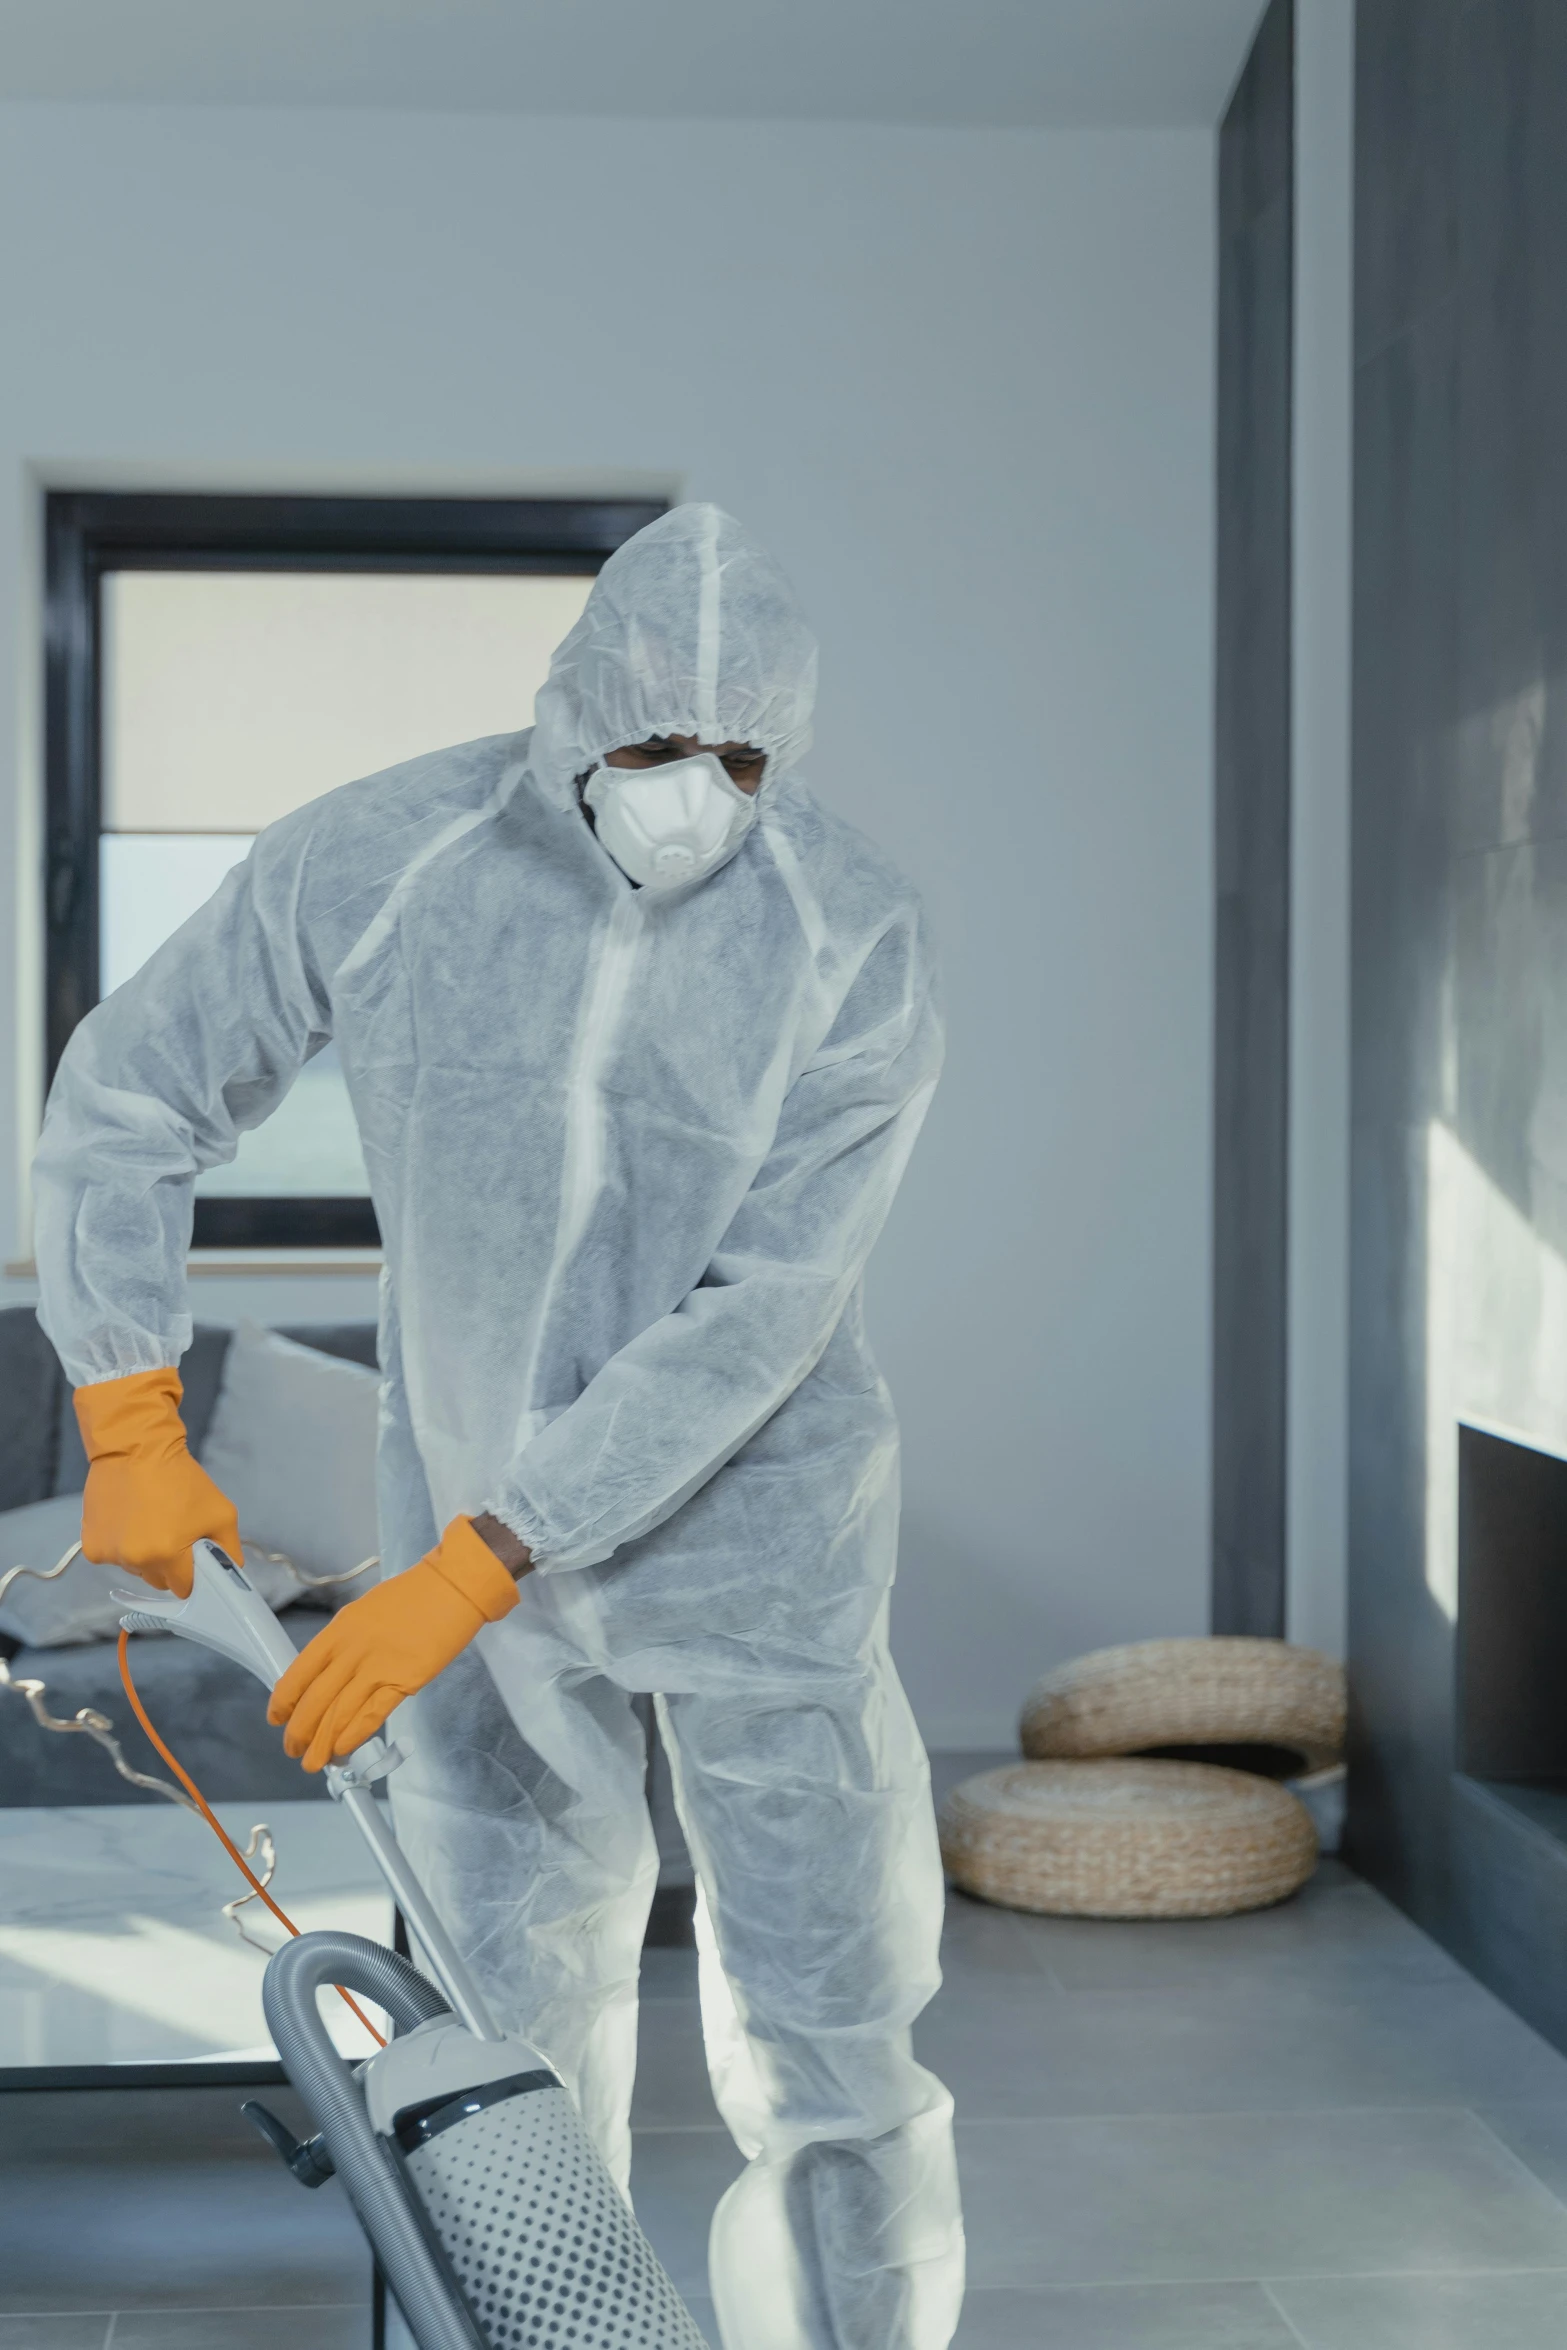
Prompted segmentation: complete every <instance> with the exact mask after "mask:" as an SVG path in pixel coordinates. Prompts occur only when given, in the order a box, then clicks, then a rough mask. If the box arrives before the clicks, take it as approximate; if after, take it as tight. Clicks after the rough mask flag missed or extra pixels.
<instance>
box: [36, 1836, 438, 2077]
mask: <svg viewBox="0 0 1567 2350" xmlns="http://www.w3.org/2000/svg"><path fill="white" fill-rule="evenodd" d="M214 1809H215V1810H216V1812H217V1814H218V1817H219V1818H220V1819H221V1820H222V1822H223V1825H224V1827H225V1828H226V1829H227V1830H228V1832H229V1834H230V1835H231V1836H232V1837H233V1838H234V1840H235V1842H236V1843H237V1844H238V1845H239V1847H240V1849H241V1850H242V1851H243V1850H244V1848H245V1844H246V1840H247V1838H248V1837H249V1834H250V1831H251V1828H252V1827H253V1826H254V1825H255V1824H256V1822H257V1821H258V1820H262V1819H264V1820H266V1822H267V1823H268V1825H269V1826H270V1827H271V1830H272V1833H273V1836H274V1839H275V1841H276V1846H277V1855H278V1864H277V1875H276V1877H275V1878H274V1880H273V1886H272V1890H273V1892H274V1894H275V1895H276V1898H277V1899H278V1901H279V1902H280V1903H281V1905H282V1907H283V1908H284V1909H285V1910H287V1912H288V1914H289V1915H290V1916H291V1917H292V1918H293V1919H294V1921H295V1923H296V1924H297V1925H298V1926H299V1927H300V1928H301V1929H302V1930H303V1931H305V1932H307V1933H308V1932H309V1931H310V1930H311V1929H312V1928H313V1927H320V1926H339V1927H342V1928H344V1929H345V1930H347V1931H348V1932H350V1933H355V1934H367V1935H370V1936H371V1937H373V1938H374V1939H375V1940H377V1941H381V1942H388V1941H390V1939H391V1927H392V1912H391V1903H390V1901H389V1899H388V1897H387V1894H386V1892H385V1890H384V1888H383V1887H382V1885H381V1881H380V1879H379V1877H378V1876H377V1875H376V1873H375V1869H374V1866H373V1864H372V1862H371V1860H370V1858H369V1856H368V1854H367V1853H366V1852H365V1850H364V1847H363V1845H362V1844H361V1843H360V1840H359V1837H358V1835H357V1833H356V1832H355V1829H354V1827H353V1824H352V1822H351V1821H350V1820H348V1819H347V1818H345V1816H344V1815H343V1813H342V1812H340V1811H339V1810H338V1808H337V1806H336V1805H335V1804H327V1803H309V1802H304V1803H290V1802H282V1803H279V1802H275V1801H270V1800H269V1801H264V1802H260V1803H250V1804H241V1803H220V1804H217V1805H215V1806H214ZM244 1890H245V1885H244V1881H243V1879H242V1878H241V1877H240V1875H239V1872H238V1871H237V1870H236V1869H235V1867H234V1864H233V1862H232V1861H231V1860H230V1859H229V1858H228V1856H227V1854H226V1853H225V1852H224V1850H223V1848H222V1846H221V1845H220V1844H219V1842H218V1840H217V1838H216V1837H215V1836H214V1835H213V1834H212V1831H211V1829H210V1828H208V1827H207V1826H206V1824H205V1823H204V1822H203V1821H202V1820H200V1819H198V1818H196V1817H194V1816H193V1815H192V1814H191V1813H189V1812H186V1811H183V1810H180V1809H177V1808H176V1807H175V1806H174V1805H172V1804H163V1803H147V1804H101V1805H82V1806H79V1807H72V1808H60V1809H37V1810H29V1809H20V1808H19V1809H13V1810H6V1809H0V2066H9V2065H63V2064H71V2065H85V2064H162V2063H173V2062H178V2061H180V2060H182V2059H186V2060H188V2059H191V2058H203V2059H207V2060H209V2061H210V2060H212V2059H215V2058H220V2057H222V2058H228V2059H235V2058H240V2057H270V2056H271V2055H272V2054H273V2053H274V2051H273V2049H272V2046H271V2042H270V2040H269V2039H268V2036H267V2029H266V2024H265V2021H264V2020H263V2017H262V2012H261V1978H262V1975H263V1973H264V1971H265V1968H266V1953H265V1952H264V1951H263V1950H260V1949H256V1948H253V1947H251V1946H250V1945H249V1944H248V1943H247V1942H245V1941H244V1940H242V1939H241V1936H240V1934H239V1932H238V1930H237V1927H236V1926H235V1924H234V1923H233V1922H231V1921H230V1920H229V1919H227V1918H225V1917H224V1915H223V1904H224V1903H225V1902H227V1901H231V1900H233V1898H234V1897H235V1895H236V1894H240V1893H243V1892H244ZM240 1914H241V1916H242V1918H243V1919H244V1921H245V1927H246V1931H247V1933H249V1934H251V1935H254V1936H255V1938H256V1940H257V1941H264V1942H265V1943H266V1944H267V1946H268V1948H269V1949H270V1948H273V1947H275V1946H276V1944H277V1943H278V1942H279V1941H281V1940H282V1939H283V1938H284V1937H283V1930H282V1928H281V1927H280V1926H278V1925H277V1924H276V1923H275V1921H274V1920H273V1919H272V1918H270V1917H269V1916H268V1915H267V1913H266V1912H265V1911H264V1910H263V1909H262V1906H261V1904H260V1903H259V1902H251V1903H250V1904H249V1906H248V1907H247V1908H246V1909H244V1910H243V1911H242V1912H241V1913H240ZM330 2008H337V2009H339V2010H341V2016H340V2019H339V2017H337V2016H331V2017H330V2021H331V2027H332V2030H333V2033H334V2036H335V2037H336V2038H337V2040H338V2045H339V2046H340V2047H341V2048H342V2050H343V2052H344V2053H345V2054H347V2055H353V2056H360V2055H363V2054H365V2053H367V2048H368V2043H367V2042H366V2040H365V2035H364V2033H363V2031H362V2029H361V2028H360V2026H359V2025H358V2024H357V2023H355V2021H354V2019H353V2017H352V2016H351V2015H350V2014H349V2012H348V2010H347V2008H346V2007H343V2005H342V2002H341V2001H340V2000H336V1999H333V2000H331V2001H330V2002H329V2003H328V2008H324V2009H323V2012H324V2013H327V2012H329V2009H330ZM376 2020H377V2021H379V2020H380V2019H379V2017H377V2019H376Z"/></svg>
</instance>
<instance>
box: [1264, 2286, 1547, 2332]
mask: <svg viewBox="0 0 1567 2350" xmlns="http://www.w3.org/2000/svg"><path fill="white" fill-rule="evenodd" d="M1269 2290H1270V2292H1271V2293H1272V2295H1273V2298H1274V2299H1275V2301H1276V2302H1277V2304H1278V2306H1279V2308H1280V2309H1281V2310H1282V2311H1283V2312H1284V2314H1285V2316H1286V2317H1287V2318H1288V2319H1289V2321H1290V2323H1291V2325H1292V2326H1293V2327H1294V2328H1295V2331H1296V2334H1297V2335H1298V2336H1299V2338H1300V2341H1301V2343H1302V2345H1303V2346H1304V2350H1561V2345H1562V2343H1563V2341H1564V2340H1567V2275H1563V2274H1561V2273H1556V2274H1546V2275H1536V2276H1502V2277H1301V2278H1297V2279H1294V2280H1292V2281H1290V2282H1288V2283H1283V2284H1274V2285H1271V2286H1270V2288H1269Z"/></svg>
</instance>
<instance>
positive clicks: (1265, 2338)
mask: <svg viewBox="0 0 1567 2350" xmlns="http://www.w3.org/2000/svg"><path fill="white" fill-rule="evenodd" d="M1056 2345H1059V2346H1060V2350H1300V2344H1299V2342H1298V2341H1297V2339H1296V2337H1295V2335H1294V2334H1293V2333H1291V2331H1290V2329H1289V2327H1288V2326H1287V2325H1286V2324H1285V2322H1284V2320H1283V2318H1282V2317H1281V2316H1280V2315H1279V2313H1278V2311H1277V2309H1275V2307H1274V2306H1273V2303H1272V2302H1271V2301H1270V2300H1269V2299H1268V2297H1267V2295H1266V2294H1265V2293H1264V2292H1263V2291H1262V2289H1261V2287H1260V2286H1258V2285H1068V2286H1064V2287H1062V2288H1060V2289H1059V2290H1057V2291H1054V2292H1042V2293H1013V2292H1006V2291H1002V2292H997V2293H984V2292H980V2293H970V2294H969V2296H968V2299H967V2300H966V2301H965V2303H964V2305H963V2317H962V2321H961V2323H960V2324H959V2326H958V2330H957V2335H956V2338H955V2339H954V2342H953V2346H952V2350H1047V2346H1048V2350H1055V2346H1056Z"/></svg>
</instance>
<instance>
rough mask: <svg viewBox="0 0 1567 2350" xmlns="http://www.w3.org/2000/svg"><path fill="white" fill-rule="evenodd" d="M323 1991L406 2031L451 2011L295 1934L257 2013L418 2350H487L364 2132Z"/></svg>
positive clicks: (407, 1983)
mask: <svg viewBox="0 0 1567 2350" xmlns="http://www.w3.org/2000/svg"><path fill="white" fill-rule="evenodd" d="M323 1983H343V1984H346V1985H347V1987H348V1988H349V1989H350V1990H351V1991H362V1992H363V1993H364V1994H365V1996H366V1997H367V1998H369V1999H374V2000H376V2001H378V2002H379V2004H380V2005H381V2006H382V2007H384V2008H385V2009H386V2010H387V2012H388V2013H389V2014H390V2015H391V2016H392V2018H393V2019H394V2021H395V2022H396V2024H397V2026H398V2028H399V2030H401V2031H412V2030H413V2028H414V2026H415V2025H416V2024H422V2023H428V2022H429V2020H430V2018H431V2017H432V2016H437V2015H445V2014H447V2013H448V2012H449V2010H448V2008H447V2004H446V2001H445V2000H444V1999H443V1998H442V1997H441V1994H440V1992H439V1991H437V1990H436V1988H435V1986H434V1984H433V1983H428V1982H426V1981H425V1978H424V1977H423V1975H420V1974H416V1973H415V1971H414V1969H413V1968H412V1967H411V1966H409V1965H408V1963H407V1962H406V1960H404V1959H401V1958H398V1957H397V1956H396V1955H395V1953H394V1952H392V1951H390V1950H383V1949H382V1948H381V1946H380V1944H379V1943H377V1942H366V1941H365V1940H364V1939H363V1938H362V1937H361V1936H360V1935H358V1934H333V1933H320V1934H301V1935H300V1937H299V1939H298V1941H297V1942H286V1943H285V1944H284V1945H283V1948H282V1949H281V1950H280V1951H279V1952H278V1953H277V1955H276V1957H275V1958H273V1959H272V1960H271V1961H270V1963H269V1965H268V1967H267V1971H266V1975H265V1977H264V1978H263V1981H262V1986H261V2004H262V2007H263V2009H264V2010H265V2013H266V2019H267V2028H268V2030H269V2031H270V2032H271V2034H272V2037H273V2039H274V2040H275V2041H276V2043H277V2049H278V2054H279V2055H280V2056H281V2057H282V2059H283V2063H284V2065H285V2067H286V2068H287V2072H288V2077H289V2079H290V2080H291V2081H292V2082H293V2084H294V2087H295V2088H296V2089H297V2090H298V2091H299V2093H300V2095H301V2096H302V2097H303V2098H304V2100H305V2103H306V2104H307V2105H308V2106H309V2108H310V2112H311V2115H312V2117H313V2119H314V2121H315V2123H316V2127H317V2128H318V2129H319V2130H320V2132H321V2134H322V2136H323V2137H324V2138H325V2140H326V2143H327V2151H328V2153H329V2154H330V2155H331V2157H332V2160H333V2162H334V2163H335V2164H336V2166H337V2175H338V2177H339V2178H340V2179H341V2180H342V2182H343V2185H344V2186H345V2187H346V2188H347V2190H348V2199H349V2201H350V2202H351V2203H352V2205H353V2207H354V2209H355V2211H356V2212H357V2213H358V2215H359V2221H360V2225H361V2226H362V2227H363V2229H364V2231H365V2234H366V2235H367V2236H368V2237H369V2239H370V2242H371V2244H372V2246H373V2247H374V2249H375V2255H376V2258H377V2259H378V2260H379V2261H380V2263H381V2267H382V2270H383V2272H384V2273H385V2276H386V2281H387V2284H388V2285H389V2287H390V2288H391V2291H392V2292H393V2294H394V2295H395V2296H396V2300H397V2306H398V2307H399V2309H401V2311H402V2313H403V2316H404V2317H405V2318H406V2319H407V2321H408V2324H409V2327H410V2328H411V2330H412V2332H413V2336H414V2339H415V2341H416V2342H417V2343H418V2345H419V2350H490V2346H489V2345H488V2344H487V2343H486V2342H485V2339H484V2336H483V2335H482V2334H481V2333H480V2332H479V2331H478V2329H477V2328H476V2326H475V2325H474V2323H473V2320H472V2319H471V2318H470V2317H469V2315H468V2313H467V2311H466V2310H465V2309H464V2308H463V2307H462V2305H461V2303H460V2302H459V2301H458V2300H457V2299H456V2298H455V2297H454V2295H453V2292H452V2289H451V2286H450V2284H449V2283H448V2281H447V2279H446V2276H445V2275H444V2273H443V2271H442V2268H441V2265H440V2263H439V2262H438V2260H437V2258H436V2255H435V2253H434V2252H433V2251H432V2249H431V2246H430V2244H429V2242H428V2241H427V2239H426V2237H425V2235H424V2232H423V2230H422V2228H421V2226H420V2223H419V2220H418V2218H417V2217H416V2216H415V2213H414V2211H413V2210H412V2208H411V2206H410V2202H409V2196H408V2190H407V2188H406V2187H405V2186H404V2184H403V2180H402V2177H401V2175H400V2173H399V2172H398V2169H397V2166H396V2164H395V2162H394V2161H393V2158H392V2154H391V2151H390V2149H389V2148H388V2147H387V2146H386V2144H385V2142H384V2141H383V2140H382V2139H381V2138H380V2137H378V2136H377V2134H376V2132H375V2131H374V2130H373V2129H372V2128H371V2126H370V2117H369V2114H368V2113H367V2112H366V2110H365V2101H364V2093H363V2091H362V2090H361V2089H360V2086H359V2084H358V2082H357V2081H356V2080H355V2078H354V2076H353V2073H352V2072H351V2071H350V2069H349V2067H348V2066H347V2065H346V2064H345V2063H344V2061H343V2059H342V2057H340V2056H339V2055H338V2053H337V2050H336V2049H335V2048H334V2047H333V2045H332V2042H331V2040H330V2038H329V2037H328V2034H327V2029H326V2026H325V2024H324V2023H323V2022H322V2021H321V2017H320V2014H319V2012H318V2010H317V2007H316V1993H317V1992H318V1991H319V1990H320V1988H321V1986H322V1985H323Z"/></svg>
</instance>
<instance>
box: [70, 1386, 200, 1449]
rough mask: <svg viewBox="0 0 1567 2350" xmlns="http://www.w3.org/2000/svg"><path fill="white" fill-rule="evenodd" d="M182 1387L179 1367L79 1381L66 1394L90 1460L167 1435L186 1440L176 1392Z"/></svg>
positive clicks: (164, 1439)
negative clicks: (88, 1383) (89, 1383)
mask: <svg viewBox="0 0 1567 2350" xmlns="http://www.w3.org/2000/svg"><path fill="white" fill-rule="evenodd" d="M184 1392H185V1390H184V1388H183V1386H182V1385H181V1383H180V1375H179V1373H178V1371H176V1370H174V1369H172V1368H170V1369H168V1370H163V1371H132V1372H130V1373H129V1374H128V1375H127V1376H126V1377H125V1378H123V1379H103V1380H99V1381H97V1382H95V1383H94V1384H93V1385H92V1386H90V1387H78V1388H77V1390H76V1392H75V1394H74V1395H73V1396H72V1398H71V1400H72V1402H73V1404H74V1405H75V1407H76V1424H77V1426H78V1427H79V1428H80V1430H81V1432H82V1443H83V1444H84V1445H85V1447H86V1450H87V1458H88V1459H89V1461H98V1460H103V1459H104V1458H105V1457H106V1456H108V1455H111V1454H115V1453H127V1452H133V1451H140V1450H142V1449H144V1448H145V1447H147V1446H149V1445H152V1444H156V1443H159V1442H160V1441H161V1442H162V1443H163V1444H165V1445H167V1444H168V1443H169V1441H170V1440H171V1439H172V1440H173V1441H174V1442H176V1443H177V1444H178V1445H179V1447H180V1448H181V1449H183V1448H184V1445H185V1423H184V1421H183V1420H182V1419H181V1418H180V1398H181V1397H182V1396H183V1394H184Z"/></svg>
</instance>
